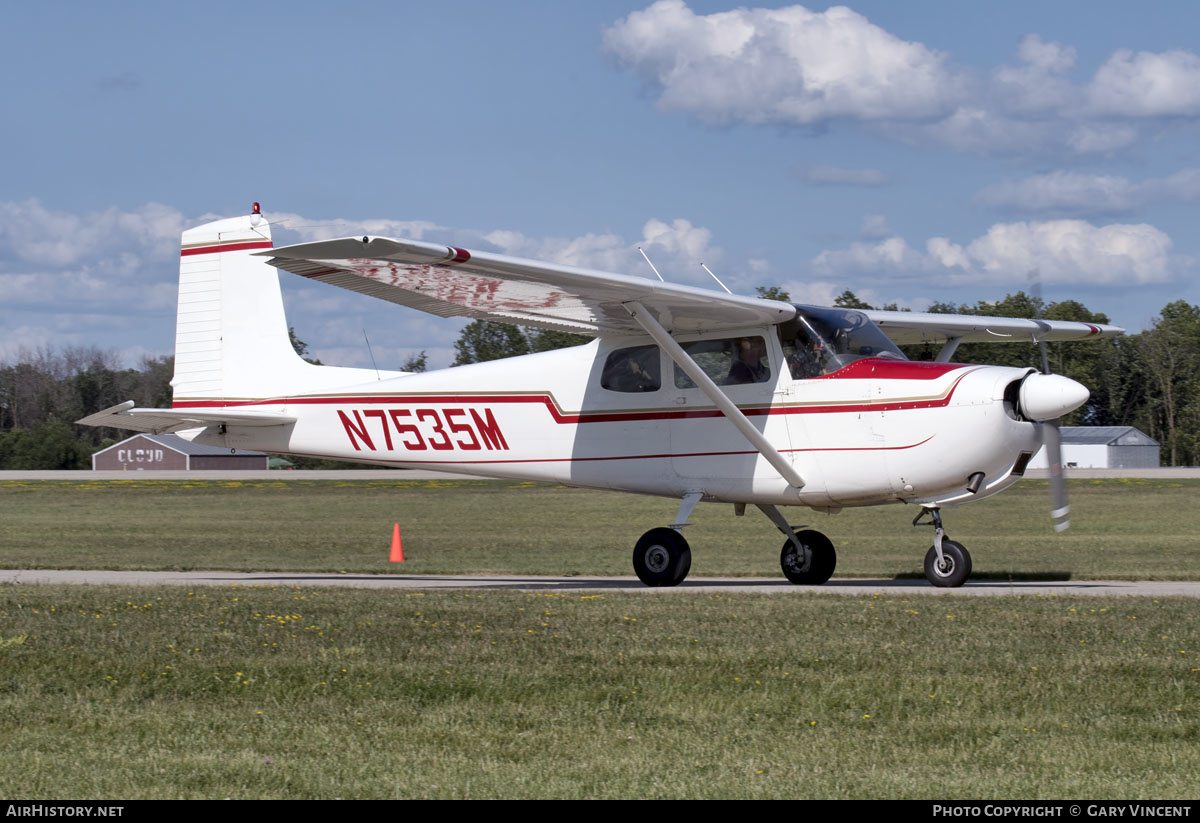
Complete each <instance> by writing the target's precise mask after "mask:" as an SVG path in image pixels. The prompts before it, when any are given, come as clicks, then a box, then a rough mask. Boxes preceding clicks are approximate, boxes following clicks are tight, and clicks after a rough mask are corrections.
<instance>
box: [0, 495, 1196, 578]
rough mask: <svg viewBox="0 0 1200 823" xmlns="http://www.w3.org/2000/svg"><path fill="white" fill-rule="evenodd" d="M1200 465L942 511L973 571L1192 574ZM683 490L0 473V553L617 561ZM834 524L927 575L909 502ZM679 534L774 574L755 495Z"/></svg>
mask: <svg viewBox="0 0 1200 823" xmlns="http://www.w3.org/2000/svg"><path fill="white" fill-rule="evenodd" d="M1198 491H1200V480H1172V481H1159V480H1094V481H1089V480H1079V481H1072V482H1071V502H1072V521H1073V525H1072V528H1071V530H1070V531H1068V532H1066V533H1065V534H1061V535H1056V534H1054V533H1053V532H1052V531H1051V529H1050V518H1049V513H1048V508H1049V502H1048V494H1047V490H1046V484H1045V482H1044V481H1043V482H1038V481H1025V482H1023V483H1021V484H1020V485H1018V486H1017V487H1015V488H1013V489H1010V490H1009V491H1008V492H1006V493H1004V494H1002V495H999V496H997V497H994V498H991V499H988V500H984V501H981V502H979V503H976V504H973V505H969V506H964V507H961V508H958V509H952V510H949V509H948V510H946V512H945V517H946V524H947V529H948V531H949V533H950V535H951V536H952V537H953V538H954V539H956V540H958V541H959V542H962V543H964V544H965V545H966V546H967V548H968V549H969V550H970V551H971V554H972V556H973V558H974V564H975V576H976V577H998V578H1007V577H1014V578H1022V577H1024V578H1029V577H1039V578H1046V577H1050V578H1054V577H1059V578H1064V577H1073V578H1090V579H1096V578H1121V579H1177V580H1178V579H1196V578H1197V576H1200V541H1198V540H1197V539H1196V535H1197V534H1200V507H1197V506H1196V505H1195V499H1196V496H1197V492H1198ZM677 505H678V504H677V502H675V501H672V500H664V499H658V498H650V497H637V496H633V495H622V494H615V493H609V492H596V491H585V490H580V489H568V488H563V487H553V486H536V485H531V484H522V483H512V482H501V481H491V482H489V481H471V480H462V481H443V480H435V481H407V482H406V481H403V480H359V481H356V480H346V481H339V480H312V481H309V480H287V481H283V480H279V481H237V480H229V481H207V480H194V481H191V480H188V481H155V480H135V481H97V480H93V479H91V478H90V477H88V476H87V475H86V474H82V473H81V477H80V479H79V480H73V481H50V480H42V481H23V482H14V481H3V482H0V522H2V523H3V524H4V528H3V530H2V531H0V568H26V567H34V568H78V567H81V568H129V569H236V570H294V571H350V572H360V573H361V572H388V571H393V570H394V567H389V564H388V562H387V554H388V546H389V542H390V538H391V532H392V524H393V523H399V524H400V528H401V532H402V535H403V539H404V549H405V555H406V558H407V562H406V563H405V565H404V567H403V570H404V571H405V572H406V573H414V574H420V573H468V574H469V573H504V572H507V573H516V574H620V575H629V574H631V573H632V569H631V565H630V555H631V553H632V549H633V544H634V543H635V542H636V540H637V538H638V537H639V536H640V535H641V533H642V532H644V531H646V530H647V529H649V528H652V527H655V526H661V525H665V524H667V523H670V522H671V521H672V519H673V518H674V516H675V511H676V508H677ZM789 514H790V516H791V520H792V522H793V523H795V524H799V523H807V524H809V525H810V527H812V528H817V529H820V530H821V531H824V532H826V533H827V534H828V535H829V536H830V538H831V539H832V540H833V542H834V545H835V546H836V547H837V551H838V569H837V576H853V577H887V578H891V577H895V576H897V575H919V574H920V571H921V561H922V559H923V557H924V554H925V550H926V549H927V548H928V547H929V544H930V541H931V539H932V530H930V529H928V528H919V529H914V528H912V527H911V526H910V521H911V519H912V517H913V515H914V514H915V510H914V509H913V508H912V507H908V506H881V507H876V508H868V509H856V510H847V511H845V512H843V513H842V514H840V515H836V516H829V515H822V514H817V513H814V512H812V511H811V510H808V509H794V510H791V511H790V512H789ZM691 519H692V521H693V522H694V523H695V524H696V525H694V526H692V527H690V528H689V529H687V531H686V532H685V534H686V536H687V537H688V539H689V541H690V542H691V544H692V552H693V562H692V574H693V575H767V576H776V575H779V574H780V572H779V563H778V557H779V548H780V547H781V546H782V544H783V539H782V537H781V536H780V535H779V533H778V532H777V531H776V530H775V528H774V526H772V525H771V524H770V523H769V522H768V521H767V519H766V518H765V517H763V516H762V515H761V514H760V513H759V512H757V511H756V510H754V509H753V507H751V508H750V509H749V511H747V513H746V516H745V517H734V516H733V511H732V506H728V505H716V504H702V505H701V506H699V507H698V508H697V509H696V512H695V513H694V514H693V516H692V518H691Z"/></svg>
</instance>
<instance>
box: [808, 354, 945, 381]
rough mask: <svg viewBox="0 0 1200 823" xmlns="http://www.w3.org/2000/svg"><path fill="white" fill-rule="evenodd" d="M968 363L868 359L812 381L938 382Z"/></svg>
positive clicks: (812, 378)
mask: <svg viewBox="0 0 1200 823" xmlns="http://www.w3.org/2000/svg"><path fill="white" fill-rule="evenodd" d="M966 367H967V364H966V363H935V362H931V361H928V360H889V359H886V358H882V357H868V358H867V359H865V360H855V361H854V362H853V363H851V364H850V365H849V366H844V367H842V368H840V369H838V370H837V371H835V372H830V373H829V374H826V375H822V376H820V377H810V378H809V379H810V380H936V379H937V378H939V377H941V376H942V375H943V374H946V373H947V372H952V371H954V370H955V369H965V368H966Z"/></svg>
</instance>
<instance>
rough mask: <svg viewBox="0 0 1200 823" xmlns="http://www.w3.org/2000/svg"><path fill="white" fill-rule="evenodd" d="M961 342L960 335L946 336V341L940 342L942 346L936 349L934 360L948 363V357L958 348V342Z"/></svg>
mask: <svg viewBox="0 0 1200 823" xmlns="http://www.w3.org/2000/svg"><path fill="white" fill-rule="evenodd" d="M961 342H962V338H961V337H947V338H946V342H945V343H943V344H942V348H941V349H940V350H939V351H938V353H937V357H935V358H934V360H936V361H937V362H938V363H949V362H950V358H951V357H953V356H954V352H955V350H956V349H958V344H959V343H961Z"/></svg>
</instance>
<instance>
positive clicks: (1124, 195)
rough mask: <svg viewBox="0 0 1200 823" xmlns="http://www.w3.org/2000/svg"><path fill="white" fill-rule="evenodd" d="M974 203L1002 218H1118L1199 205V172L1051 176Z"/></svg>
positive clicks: (1003, 188) (999, 188) (1008, 185)
mask: <svg viewBox="0 0 1200 823" xmlns="http://www.w3.org/2000/svg"><path fill="white" fill-rule="evenodd" d="M975 201H976V202H977V203H980V204H982V205H985V206H990V207H991V208H994V209H997V210H999V211H1002V212H1007V213H1019V212H1026V213H1029V212H1032V213H1036V214H1064V215H1089V214H1123V213H1128V212H1132V211H1134V210H1136V209H1139V208H1142V207H1144V206H1147V205H1151V204H1154V203H1194V202H1196V201H1200V169H1182V170H1180V171H1178V172H1176V173H1175V174H1172V175H1170V176H1169V177H1163V178H1150V179H1147V180H1143V181H1141V182H1134V181H1131V180H1129V179H1128V178H1125V177H1117V176H1111V175H1088V174H1078V173H1075V172H1067V171H1055V172H1050V173H1048V174H1035V175H1032V176H1030V177H1026V178H1023V179H1021V180H1006V181H1004V182H1003V183H996V184H994V185H991V186H988V187H987V188H985V189H983V190H981V191H980V192H979V193H978V194H977V195H976V196H975Z"/></svg>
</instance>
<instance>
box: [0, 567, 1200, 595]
mask: <svg viewBox="0 0 1200 823" xmlns="http://www.w3.org/2000/svg"><path fill="white" fill-rule="evenodd" d="M3 583H66V584H77V585H85V586H86V585H91V586H101V585H123V586H247V587H252V586H341V587H349V588H369V589H408V590H422V589H424V590H428V589H513V590H516V591H634V592H644V593H646V594H667V593H669V592H709V591H720V592H754V593H761V594H767V593H774V592H790V593H797V592H819V593H823V594H845V595H864V594H892V595H916V594H946V595H956V596H969V595H1010V596H1014V595H1025V596H1042V597H1048V596H1055V597H1062V596H1070V595H1075V596H1081V595H1083V596H1122V595H1124V596H1141V597H1200V581H1191V580H1188V581H1180V580H1174V581H1172V580H1165V581H1164V580H1139V581H1125V580H1012V581H1009V580H972V581H970V582H969V583H968V584H967V585H965V586H963V587H962V588H960V589H935V588H934V587H933V586H931V585H929V583H927V582H925V581H924V580H882V579H875V580H872V579H847V578H835V579H833V580H831V581H829V582H828V583H826V584H825V585H824V586H793V585H791V584H789V583H784V582H782V581H781V580H780V579H779V578H771V577H696V578H688V579H687V581H685V582H684V583H683V585H681V586H678V587H676V588H664V589H652V588H649V587H647V586H644V585H642V583H641V582H640V581H639V580H638V579H637V578H636V577H541V576H533V575H483V576H472V575H449V574H446V575H438V574H431V575H402V574H378V575H376V574H313V573H308V572H219V571H212V572H206V571H193V572H178V571H176V572H139V571H99V570H97V571H87V570H75V569H28V570H26V569H2V570H0V584H3Z"/></svg>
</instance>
